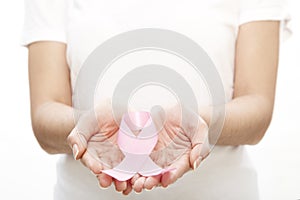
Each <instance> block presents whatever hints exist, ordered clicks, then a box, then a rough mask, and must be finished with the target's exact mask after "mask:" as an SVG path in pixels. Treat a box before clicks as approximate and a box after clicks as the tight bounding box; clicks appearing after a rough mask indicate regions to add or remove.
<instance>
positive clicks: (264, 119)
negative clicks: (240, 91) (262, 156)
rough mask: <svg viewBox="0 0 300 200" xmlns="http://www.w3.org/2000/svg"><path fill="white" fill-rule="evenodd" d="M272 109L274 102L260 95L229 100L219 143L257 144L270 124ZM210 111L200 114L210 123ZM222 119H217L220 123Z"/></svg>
mask: <svg viewBox="0 0 300 200" xmlns="http://www.w3.org/2000/svg"><path fill="white" fill-rule="evenodd" d="M272 110H273V102H271V101H268V99H267V98H264V97H263V96H259V95H247V96H241V97H237V98H235V99H233V100H232V101H230V102H228V103H227V104H226V105H225V120H224V125H223V129H222V132H221V134H220V137H219V139H218V142H217V144H218V145H233V146H235V145H244V144H250V145H253V144H257V143H258V142H259V141H260V140H261V139H262V137H263V136H264V134H265V132H266V130H267V128H268V126H269V124H270V121H271V118H272ZM208 113H212V112H210V111H208V109H206V111H204V110H202V111H200V115H201V116H202V117H203V118H204V119H205V121H206V122H208V123H209V124H210V121H211V114H208ZM221 116H222V115H220V116H219V117H221ZM217 117H218V116H217ZM220 121H222V120H217V122H218V123H220ZM211 125H212V126H214V125H213V124H211ZM211 134H216V133H211Z"/></svg>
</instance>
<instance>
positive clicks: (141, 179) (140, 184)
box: [132, 176, 146, 193]
mask: <svg viewBox="0 0 300 200" xmlns="http://www.w3.org/2000/svg"><path fill="white" fill-rule="evenodd" d="M145 180H146V178H145V177H143V176H141V177H139V178H138V179H137V180H136V181H135V182H134V184H133V185H132V189H133V190H134V191H135V192H136V193H140V192H142V190H143V187H144V183H145Z"/></svg>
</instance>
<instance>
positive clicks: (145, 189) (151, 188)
mask: <svg viewBox="0 0 300 200" xmlns="http://www.w3.org/2000/svg"><path fill="white" fill-rule="evenodd" d="M144 190H145V191H151V190H152V188H151V189H147V188H145V189H144Z"/></svg>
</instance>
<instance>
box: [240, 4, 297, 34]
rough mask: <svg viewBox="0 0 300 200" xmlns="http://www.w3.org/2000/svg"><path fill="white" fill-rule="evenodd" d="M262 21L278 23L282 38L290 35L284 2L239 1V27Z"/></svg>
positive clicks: (286, 8) (286, 7)
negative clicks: (279, 23)
mask: <svg viewBox="0 0 300 200" xmlns="http://www.w3.org/2000/svg"><path fill="white" fill-rule="evenodd" d="M263 20H276V21H280V22H281V33H282V37H283V38H287V37H289V36H290V35H291V30H290V28H289V27H288V22H289V21H290V15H289V13H288V5H287V1H286V0H240V12H239V25H242V24H245V23H248V22H251V21H263Z"/></svg>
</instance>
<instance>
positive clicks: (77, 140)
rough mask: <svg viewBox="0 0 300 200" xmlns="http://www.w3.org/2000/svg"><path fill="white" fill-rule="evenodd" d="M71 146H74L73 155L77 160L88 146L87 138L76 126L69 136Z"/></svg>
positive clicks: (68, 140)
mask: <svg viewBox="0 0 300 200" xmlns="http://www.w3.org/2000/svg"><path fill="white" fill-rule="evenodd" d="M67 142H68V144H69V146H70V147H71V148H72V152H73V157H74V159H75V160H78V159H80V158H81V157H82V156H83V154H84V152H85V151H86V148H87V139H86V138H85V137H84V135H83V134H82V133H80V132H79V131H78V129H77V127H75V128H74V129H73V130H72V131H71V133H70V134H69V136H68V138H67Z"/></svg>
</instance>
